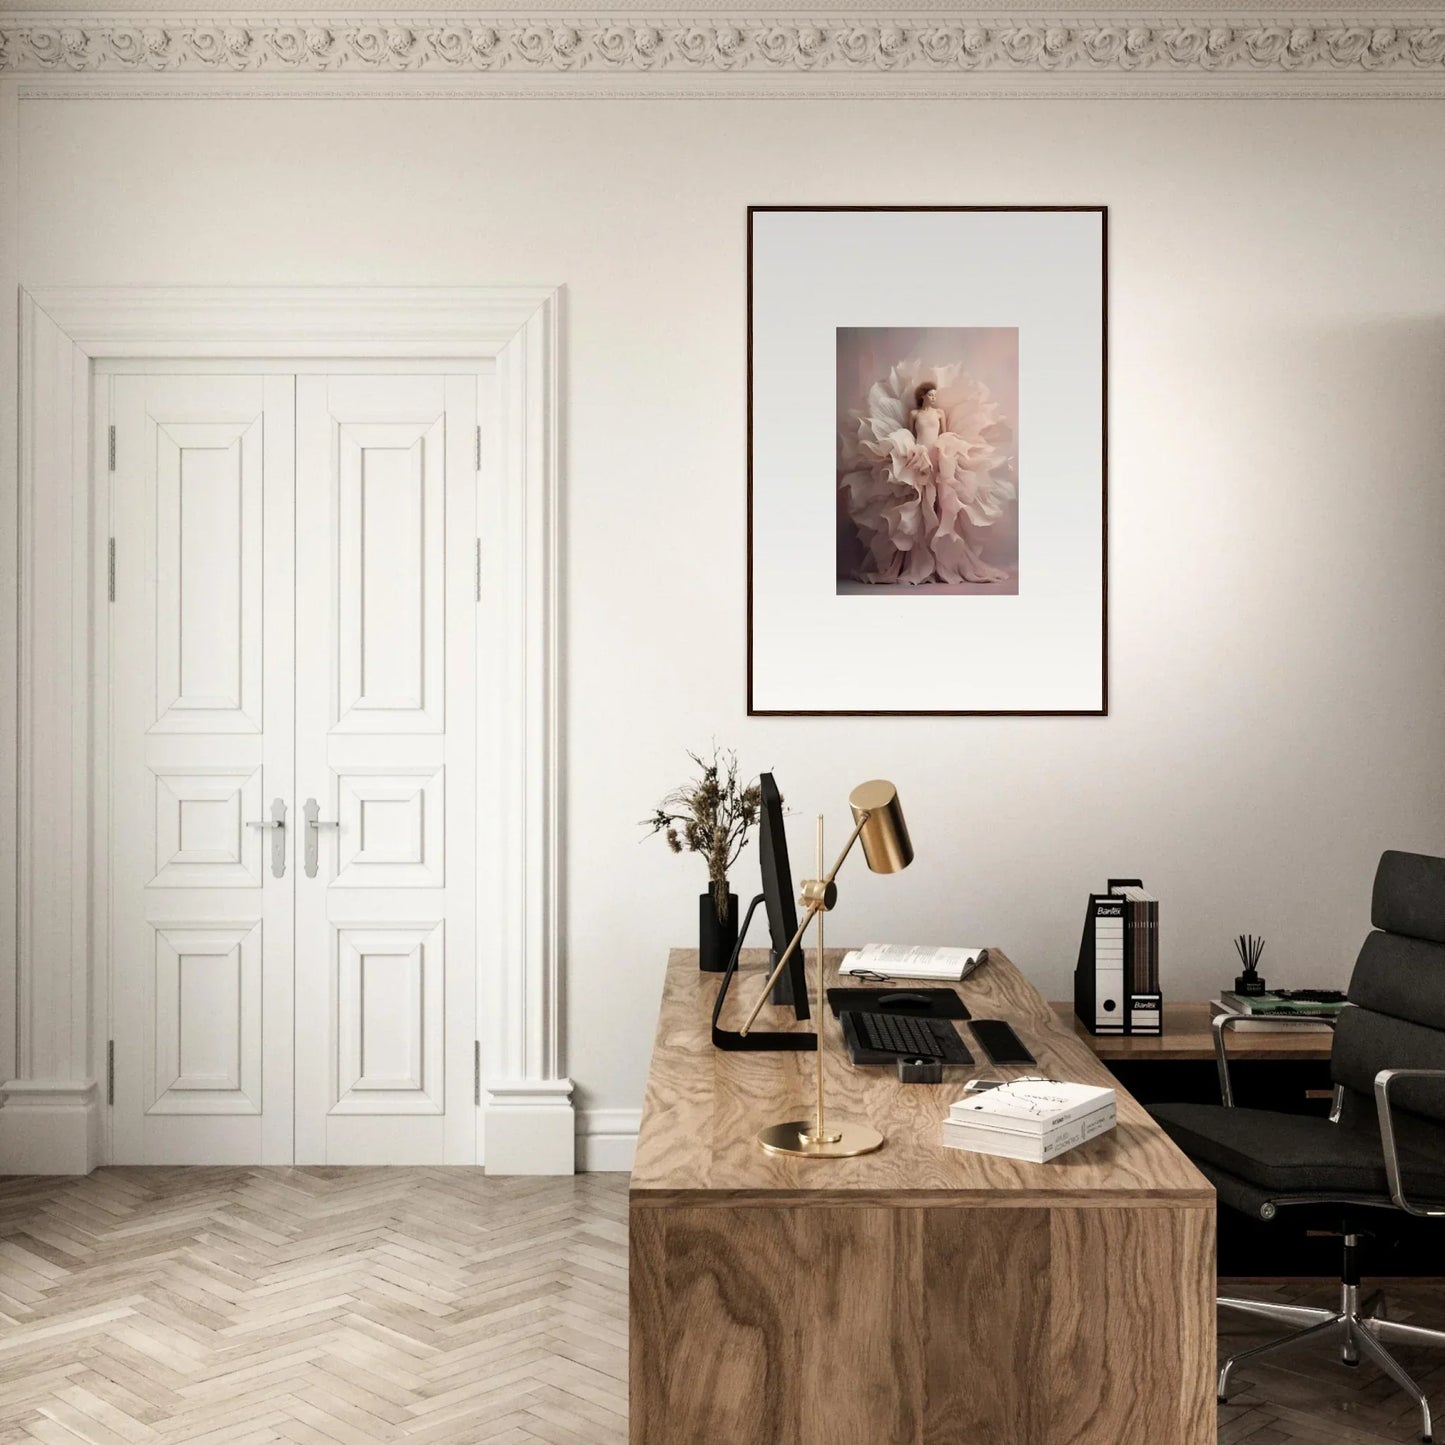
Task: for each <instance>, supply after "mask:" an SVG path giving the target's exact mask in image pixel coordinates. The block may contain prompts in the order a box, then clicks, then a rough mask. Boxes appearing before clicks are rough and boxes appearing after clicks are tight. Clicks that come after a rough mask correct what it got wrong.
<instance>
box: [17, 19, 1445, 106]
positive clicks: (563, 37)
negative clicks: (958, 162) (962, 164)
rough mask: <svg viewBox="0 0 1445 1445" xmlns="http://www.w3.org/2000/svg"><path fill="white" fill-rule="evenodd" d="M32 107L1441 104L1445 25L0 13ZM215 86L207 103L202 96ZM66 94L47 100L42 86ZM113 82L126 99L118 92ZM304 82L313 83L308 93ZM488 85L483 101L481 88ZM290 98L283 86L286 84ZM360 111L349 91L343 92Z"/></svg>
mask: <svg viewBox="0 0 1445 1445" xmlns="http://www.w3.org/2000/svg"><path fill="white" fill-rule="evenodd" d="M0 72H8V73H13V74H18V75H20V76H21V77H24V78H26V79H27V80H30V78H31V77H35V78H41V80H40V84H39V85H37V84H36V83H35V82H34V81H31V82H30V83H27V84H26V85H25V93H27V94H34V93H37V92H39V93H65V94H74V93H75V85H74V83H75V82H82V83H84V82H91V83H92V84H91V86H90V87H89V88H90V89H91V90H92V91H93V93H98V94H105V93H117V94H120V93H124V94H135V93H136V89H137V83H138V82H140V83H143V84H142V86H141V88H142V89H147V90H152V91H156V92H159V93H168V94H196V93H207V94H209V93H214V92H213V89H212V83H213V82H214V81H216V80H225V81H228V82H237V81H239V82H241V85H240V86H239V92H240V93H256V92H257V91H258V90H260V91H267V90H270V89H273V88H281V89H288V88H289V89H290V90H291V92H292V93H294V92H295V90H296V88H297V86H296V82H298V81H299V82H301V88H302V89H303V90H304V92H305V93H308V94H324V93H326V92H327V90H328V89H329V85H317V84H316V83H315V82H317V81H318V80H319V79H322V78H325V80H326V81H328V82H332V81H336V80H348V79H355V80H369V81H372V82H374V81H375V80H376V78H378V77H379V78H381V79H382V80H383V81H385V80H387V79H391V80H401V79H404V80H405V81H406V82H407V83H406V84H405V85H401V84H398V85H396V86H394V87H386V90H385V93H396V94H405V93H409V92H411V91H413V90H415V91H416V92H417V93H426V94H451V93H457V92H467V93H472V92H476V91H478V90H492V91H495V92H496V93H499V94H506V93H510V94H518V93H536V92H538V91H541V92H545V93H550V94H565V93H569V92H570V93H587V94H608V93H621V94H639V93H688V92H697V93H701V94H718V93H729V94H755V93H760V92H761V93H767V92H770V91H771V92H783V93H789V92H792V93H800V94H860V93H876V94H883V95H899V94H920V93H926V94H935V93H946V94H954V95H956V94H967V93H971V92H978V93H998V92H999V91H1005V92H1008V91H1016V92H1017V93H1020V94H1040V93H1044V94H1048V93H1054V94H1100V93H1103V94H1136V93H1140V94H1142V93H1148V94H1159V93H1185V94H1196V95H1197V94H1212V93H1239V92H1241V91H1243V92H1247V93H1260V92H1262V91H1263V92H1268V93H1276V94H1311V95H1317V94H1353V95H1360V94H1367V95H1381V94H1393V95H1440V94H1445V10H1441V11H1438V12H1434V13H1428V14H1427V13H1421V12H1419V11H1416V10H1414V9H1413V7H1412V6H1410V5H1408V4H1406V5H1402V6H1401V10H1400V13H1399V14H1398V15H1397V16H1396V18H1395V19H1393V20H1392V21H1388V22H1387V21H1383V20H1380V19H1378V18H1370V19H1362V18H1354V19H1352V18H1349V17H1344V16H1341V17H1336V18H1329V19H1319V18H1313V19H1309V18H1305V17H1303V16H1301V17H1299V18H1296V19H1283V20H1282V19H1279V18H1269V19H1266V18H1250V17H1243V18H1241V17H1239V16H1234V17H1233V18H1228V19H1213V18H1208V17H1204V18H1196V19H1190V18H1187V17H1184V16H1177V17H1172V18H1160V17H1158V16H1157V15H1156V16H1155V17H1153V18H1135V17H1131V16H1129V15H1120V14H1117V13H1116V14H1111V15H1107V16H1105V15H1098V16H1094V17H1087V16H1086V17H1083V18H1080V17H1079V16H1078V15H1077V14H1074V15H1071V16H1070V17H1068V18H1065V17H1063V16H1059V17H1050V16H1048V15H1040V14H1038V13H1035V14H1033V15H1031V16H1028V17H1023V16H1020V17H1013V18H1010V17H999V16H980V17H977V18H974V17H964V18H959V17H958V16H957V15H956V13H955V15H953V16H947V17H946V16H943V15H929V14H927V13H919V14H917V15H916V16H915V17H914V18H912V19H908V18H905V17H904V16H903V15H901V14H899V15H883V14H877V13H875V14H873V15H871V16H869V15H863V14H853V15H835V16H833V17H831V18H828V17H821V16H820V17H818V18H798V16H797V15H796V14H794V15H792V16H788V17H783V16H781V15H780V16H777V17H770V16H769V15H767V14H766V13H758V12H754V13H753V14H752V15H751V16H750V17H749V18H737V19H731V18H723V17H719V16H717V15H715V14H697V15H696V16H694V17H691V18H689V17H687V16H686V15H684V16H683V17H682V18H677V17H676V16H674V17H673V18H669V19H663V18H645V19H639V18H632V19H627V20H622V21H613V20H610V19H601V18H591V17H586V16H583V17H578V16H575V15H574V16H573V17H571V18H567V19H559V18H553V17H535V18H524V17H520V16H516V15H507V16H497V17H491V18H488V17H482V16H477V15H471V14H462V13H442V14H436V15H430V16H425V15H419V14H413V13H403V12H397V13H394V14H391V15H382V14H370V15H355V16H350V17H347V16H342V17H337V16H326V17H324V18H310V17H296V18H289V17H288V18H269V19H266V18H253V17H247V18H241V17H232V16H225V15H212V16H206V17H195V16H184V17H183V16H179V15H174V14H170V13H165V12H156V13H152V14H136V13H125V14H120V13H106V14H99V13H89V14H85V15H79V14H76V15H72V14H68V13H64V12H57V11H31V12H23V13H22V12H9V13H6V12H3V11H0ZM201 77H206V78H207V84H206V85H205V86H204V87H198V86H194V85H192V84H191V82H194V81H196V80H199V79H200V78H201ZM62 80H63V81H66V82H70V83H69V84H67V85H56V86H54V88H53V90H52V89H51V87H49V86H48V85H46V83H45V82H47V81H49V82H56V81H62ZM118 82H120V83H118ZM307 82H310V84H309V85H308V84H307ZM479 82H481V83H480V84H479ZM277 83H279V86H278V84H277ZM341 88H342V90H343V91H345V92H346V93H355V90H354V88H353V87H351V86H343V87H341Z"/></svg>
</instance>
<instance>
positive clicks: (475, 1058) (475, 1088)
mask: <svg viewBox="0 0 1445 1445" xmlns="http://www.w3.org/2000/svg"><path fill="white" fill-rule="evenodd" d="M472 1103H474V1104H475V1105H477V1107H478V1108H480V1107H481V1103H482V1041H481V1040H480V1039H476V1040H475V1041H474V1042H473V1044H472Z"/></svg>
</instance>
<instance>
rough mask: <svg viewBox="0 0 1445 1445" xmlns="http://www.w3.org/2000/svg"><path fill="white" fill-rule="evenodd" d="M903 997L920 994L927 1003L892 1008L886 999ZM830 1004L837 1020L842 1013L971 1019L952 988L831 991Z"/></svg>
mask: <svg viewBox="0 0 1445 1445" xmlns="http://www.w3.org/2000/svg"><path fill="white" fill-rule="evenodd" d="M900 993H916V994H918V995H920V996H921V997H924V998H926V999H927V1002H926V1003H921V1004H909V1005H907V1006H906V1007H901V1008H900V1007H894V1008H889V1007H886V1006H885V1005H884V1003H883V1002H882V1000H883V999H885V998H889V997H894V996H896V995H898V994H900ZM828 1002H829V1003H830V1004H831V1005H832V1008H833V1017H834V1018H837V1017H838V1015H839V1014H841V1013H845V1012H846V1013H855V1014H894V1015H896V1016H898V1017H904V1016H907V1017H910V1018H916V1019H966V1018H971V1017H972V1015H971V1014H970V1013H969V1011H968V1009H967V1007H966V1006H965V1005H964V1002H963V1000H962V999H961V998H959V996H958V994H957V993H955V992H954V990H953V989H951V988H830V989H829V990H828Z"/></svg>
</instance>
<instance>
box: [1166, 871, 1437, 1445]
mask: <svg viewBox="0 0 1445 1445" xmlns="http://www.w3.org/2000/svg"><path fill="white" fill-rule="evenodd" d="M1370 921H1371V922H1372V923H1373V924H1374V926H1375V929H1376V931H1375V932H1373V933H1371V934H1370V936H1369V937H1368V938H1366V939H1365V945H1364V947H1363V948H1362V949H1361V950H1360V956H1359V960H1358V962H1357V963H1356V964H1355V972H1354V975H1353V977H1352V978H1351V979H1350V987H1349V1004H1348V1005H1347V1006H1346V1007H1345V1008H1344V1009H1343V1010H1342V1012H1341V1014H1340V1017H1339V1019H1338V1021H1337V1023H1336V1025H1335V1035H1334V1041H1333V1046H1332V1049H1331V1053H1330V1074H1331V1078H1332V1079H1333V1081H1334V1085H1335V1095H1334V1106H1333V1109H1332V1111H1331V1114H1330V1117H1329V1118H1328V1119H1322V1118H1313V1117H1309V1116H1307V1115H1299V1114H1276V1113H1271V1112H1267V1111H1265V1110H1263V1109H1236V1108H1235V1107H1234V1096H1233V1092H1232V1090H1231V1088H1230V1082H1229V1060H1228V1053H1227V1050H1226V1045H1225V1040H1226V1037H1227V1035H1228V1033H1229V1031H1230V1030H1231V1029H1232V1028H1233V1027H1234V1026H1235V1022H1236V1021H1235V1020H1232V1019H1230V1018H1228V1017H1225V1018H1218V1019H1216V1020H1215V1024H1214V1041H1215V1051H1216V1055H1217V1057H1218V1061H1219V1081H1220V1090H1221V1093H1222V1094H1223V1097H1224V1102H1223V1104H1222V1105H1221V1104H1159V1105H1156V1106H1155V1107H1154V1108H1153V1109H1152V1110H1151V1112H1152V1113H1153V1114H1154V1116H1155V1118H1157V1119H1158V1120H1159V1122H1160V1124H1162V1125H1163V1126H1164V1129H1165V1130H1166V1131H1167V1132H1168V1134H1169V1136H1170V1137H1171V1138H1172V1139H1173V1140H1174V1142H1175V1143H1176V1144H1178V1145H1179V1147H1180V1148H1181V1149H1183V1150H1184V1152H1185V1153H1186V1154H1188V1155H1189V1157H1190V1158H1191V1159H1193V1160H1194V1162H1195V1164H1197V1165H1198V1167H1199V1169H1200V1170H1201V1172H1202V1173H1203V1174H1204V1175H1205V1176H1206V1177H1207V1178H1208V1179H1209V1181H1210V1182H1211V1183H1212V1184H1213V1185H1214V1187H1215V1189H1216V1191H1217V1192H1218V1195H1219V1202H1220V1203H1221V1204H1224V1205H1228V1206H1229V1207H1230V1208H1232V1209H1238V1210H1240V1211H1242V1212H1243V1213H1245V1214H1247V1215H1250V1216H1251V1217H1253V1218H1255V1219H1264V1220H1270V1219H1273V1218H1275V1216H1276V1214H1277V1213H1278V1212H1279V1211H1280V1210H1281V1209H1288V1210H1289V1211H1290V1214H1291V1217H1293V1218H1296V1219H1301V1218H1302V1219H1303V1220H1304V1222H1306V1223H1307V1224H1312V1225H1314V1226H1316V1227H1324V1228H1328V1229H1331V1230H1335V1231H1338V1232H1339V1233H1340V1234H1342V1235H1343V1236H1344V1267H1343V1269H1342V1271H1341V1274H1340V1307H1339V1309H1338V1310H1325V1309H1310V1308H1306V1307H1304V1306H1301V1305H1282V1304H1271V1303H1266V1302H1264V1301H1258V1300H1243V1299H1224V1298H1221V1299H1220V1301H1219V1303H1220V1304H1221V1305H1228V1306H1229V1307H1230V1308H1232V1309H1238V1310H1244V1311H1246V1312H1248V1313H1250V1314H1253V1315H1259V1316H1263V1317H1264V1318H1266V1319H1271V1320H1279V1321H1282V1322H1284V1323H1285V1324H1292V1325H1298V1326H1300V1328H1299V1329H1297V1330H1295V1331H1294V1332H1293V1333H1292V1334H1288V1335H1285V1336H1284V1337H1283V1338H1282V1339H1278V1340H1271V1341H1270V1342H1269V1343H1268V1344H1263V1345H1256V1346H1255V1347H1254V1348H1253V1349H1249V1350H1242V1351H1240V1353H1239V1354H1237V1355H1234V1356H1233V1357H1231V1358H1230V1359H1228V1360H1226V1361H1225V1362H1224V1366H1223V1368H1222V1369H1221V1370H1220V1372H1219V1398H1220V1400H1221V1401H1223V1400H1224V1398H1225V1390H1226V1389H1227V1388H1228V1385H1229V1376H1230V1372H1231V1371H1232V1370H1233V1369H1234V1367H1235V1366H1236V1365H1237V1364H1240V1363H1241V1362H1242V1361H1244V1360H1249V1359H1258V1358H1259V1357H1260V1356H1261V1355H1266V1354H1269V1353H1271V1352H1272V1351H1274V1350H1280V1349H1284V1348H1285V1347H1286V1346H1289V1345H1293V1344H1295V1343H1297V1342H1298V1341H1300V1340H1306V1339H1313V1338H1319V1337H1322V1336H1326V1335H1335V1336H1337V1337H1338V1339H1339V1343H1340V1358H1341V1359H1342V1360H1343V1362H1344V1363H1345V1364H1347V1365H1356V1364H1358V1363H1359V1360H1360V1356H1361V1355H1363V1356H1365V1358H1366V1359H1369V1360H1371V1361H1372V1362H1373V1363H1374V1364H1376V1365H1378V1366H1379V1368H1380V1369H1382V1370H1383V1371H1384V1372H1385V1373H1386V1374H1387V1375H1389V1376H1390V1378H1391V1379H1393V1380H1394V1381H1395V1383H1396V1384H1397V1385H1398V1386H1399V1387H1400V1388H1401V1389H1402V1390H1404V1391H1405V1392H1406V1393H1407V1394H1410V1395H1412V1396H1414V1398H1415V1399H1416V1400H1417V1401H1418V1402H1419V1406H1420V1419H1421V1427H1420V1429H1421V1436H1422V1438H1423V1439H1425V1440H1427V1441H1428V1440H1429V1439H1430V1405H1429V1402H1428V1400H1427V1399H1426V1398H1425V1392H1424V1391H1423V1390H1421V1389H1420V1387H1419V1386H1418V1385H1417V1384H1416V1383H1415V1382H1414V1381H1413V1380H1412V1379H1411V1378H1410V1376H1409V1375H1408V1374H1407V1373H1406V1372H1405V1370H1404V1369H1403V1368H1402V1367H1401V1365H1400V1364H1399V1362H1398V1361H1397V1360H1396V1359H1395V1357H1394V1356H1393V1355H1392V1354H1391V1353H1390V1352H1389V1350H1387V1349H1386V1348H1385V1343H1386V1341H1392V1342H1395V1343H1399V1344H1410V1345H1445V1331H1441V1330H1427V1329H1421V1328H1420V1327H1418V1326H1416V1325H1406V1324H1400V1323H1398V1322H1397V1321H1394V1320H1390V1319H1387V1318H1386V1317H1385V1310H1384V1304H1383V1301H1382V1300H1381V1298H1380V1294H1379V1291H1376V1292H1375V1293H1374V1294H1372V1295H1370V1296H1369V1297H1368V1298H1367V1299H1365V1300H1363V1301H1362V1300H1361V1299H1360V1273H1359V1257H1358V1246H1359V1239H1360V1236H1361V1235H1362V1234H1372V1233H1376V1232H1378V1231H1379V1230H1380V1229H1381V1228H1382V1227H1387V1226H1388V1224H1389V1222H1390V1216H1391V1215H1392V1214H1393V1215H1394V1216H1395V1217H1396V1218H1398V1212H1399V1211H1401V1210H1403V1211H1404V1212H1405V1213H1406V1214H1412V1215H1419V1216H1436V1217H1440V1218H1441V1219H1442V1223H1445V858H1429V857H1425V856H1424V855H1422V854H1419V853H1395V852H1389V853H1386V854H1385V855H1384V856H1383V857H1382V858H1381V859H1380V866H1379V869H1378V870H1377V871H1376V873H1375V891H1374V897H1373V900H1372V902H1371V909H1370ZM1299 1022H1303V1020H1299Z"/></svg>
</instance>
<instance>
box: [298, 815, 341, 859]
mask: <svg viewBox="0 0 1445 1445" xmlns="http://www.w3.org/2000/svg"><path fill="white" fill-rule="evenodd" d="M301 811H302V812H303V813H305V814H306V876H307V877H308V878H314V877H315V876H316V865H317V859H318V855H319V854H320V852H321V830H322V829H323V828H339V827H340V826H341V824H340V823H338V822H337V821H336V820H335V819H334V818H332V819H330V820H327V819H324V818H322V816H321V804H320V803H318V802H317V801H316V799H315V798H307V800H306V806H305V807H304V808H302V810H301Z"/></svg>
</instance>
